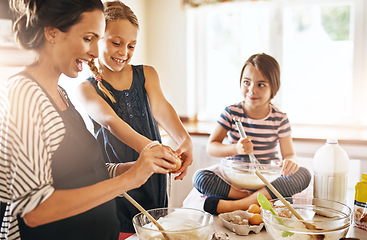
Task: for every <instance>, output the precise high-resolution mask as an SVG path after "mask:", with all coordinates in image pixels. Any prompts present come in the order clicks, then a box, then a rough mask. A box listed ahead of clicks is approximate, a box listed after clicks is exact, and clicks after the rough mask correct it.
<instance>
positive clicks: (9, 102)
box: [0, 77, 65, 217]
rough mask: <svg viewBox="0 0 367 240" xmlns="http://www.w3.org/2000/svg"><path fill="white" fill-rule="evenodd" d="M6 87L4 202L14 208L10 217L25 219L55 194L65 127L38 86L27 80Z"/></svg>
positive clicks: (0, 143)
mask: <svg viewBox="0 0 367 240" xmlns="http://www.w3.org/2000/svg"><path fill="white" fill-rule="evenodd" d="M4 85H5V86H1V89H3V90H2V92H1V98H0V104H1V109H2V110H1V112H0V121H1V125H0V149H1V153H0V165H1V169H2V170H1V177H0V198H1V199H2V201H3V202H8V204H10V206H11V207H10V209H11V212H10V213H9V214H10V215H12V216H17V215H20V216H21V217H23V216H24V215H25V214H26V213H28V212H30V211H32V210H33V209H34V208H36V207H37V206H38V205H39V204H40V203H42V202H43V201H45V200H46V199H47V198H48V197H49V196H50V195H51V194H52V193H53V192H54V188H53V186H52V184H53V178H52V171H51V158H52V155H53V153H54V151H55V150H56V149H57V148H58V146H59V144H60V142H61V141H62V138H63V136H64V134H65V126H64V124H63V122H62V119H61V117H60V115H59V114H58V112H57V111H56V110H55V108H54V107H53V106H52V104H51V102H50V101H49V99H48V98H47V97H46V95H45V94H44V93H43V91H42V90H41V89H40V87H39V86H38V85H37V84H36V83H34V82H32V81H31V80H29V79H28V80H27V79H25V78H24V77H23V78H20V79H13V81H9V82H7V84H4ZM3 199H4V200H3Z"/></svg>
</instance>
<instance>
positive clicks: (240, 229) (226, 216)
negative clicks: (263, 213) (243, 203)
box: [218, 210, 264, 236]
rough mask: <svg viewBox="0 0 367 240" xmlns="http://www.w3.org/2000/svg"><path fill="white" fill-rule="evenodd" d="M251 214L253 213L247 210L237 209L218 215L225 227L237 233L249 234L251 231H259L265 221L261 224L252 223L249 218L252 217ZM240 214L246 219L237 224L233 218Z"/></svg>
mask: <svg viewBox="0 0 367 240" xmlns="http://www.w3.org/2000/svg"><path fill="white" fill-rule="evenodd" d="M251 215H252V213H249V212H247V211H242V210H236V211H233V212H229V213H221V214H219V215H218V217H219V219H220V220H221V221H222V223H223V226H224V227H226V228H228V229H229V230H231V231H232V232H234V233H236V234H237V235H241V236H247V235H248V234H249V233H250V231H252V232H254V233H259V232H260V231H261V229H262V228H263V227H264V223H260V224H259V225H250V224H249V223H248V221H247V220H248V219H249V218H250V217H251ZM238 216H239V217H240V218H241V219H244V221H242V224H236V223H234V222H232V220H233V219H236V218H238Z"/></svg>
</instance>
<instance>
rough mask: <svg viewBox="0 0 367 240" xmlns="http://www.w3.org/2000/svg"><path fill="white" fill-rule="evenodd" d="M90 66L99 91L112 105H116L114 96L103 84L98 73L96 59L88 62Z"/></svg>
mask: <svg viewBox="0 0 367 240" xmlns="http://www.w3.org/2000/svg"><path fill="white" fill-rule="evenodd" d="M88 66H89V69H90V70H91V71H92V73H93V75H94V77H95V79H96V80H97V86H98V88H99V90H101V91H102V93H103V95H105V96H106V97H108V98H109V99H110V101H111V102H112V103H116V100H115V98H114V97H113V94H112V93H111V92H110V91H109V90H108V89H107V88H106V87H105V86H104V85H103V84H102V77H101V74H100V73H99V71H98V68H97V67H96V64H95V63H94V59H92V60H91V61H90V62H88Z"/></svg>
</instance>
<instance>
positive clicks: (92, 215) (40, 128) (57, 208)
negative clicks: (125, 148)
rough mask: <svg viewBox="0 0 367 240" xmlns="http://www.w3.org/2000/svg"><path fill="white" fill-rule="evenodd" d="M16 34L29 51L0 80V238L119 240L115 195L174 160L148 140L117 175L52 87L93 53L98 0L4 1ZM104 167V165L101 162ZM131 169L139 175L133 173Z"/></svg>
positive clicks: (100, 22) (99, 25)
mask: <svg viewBox="0 0 367 240" xmlns="http://www.w3.org/2000/svg"><path fill="white" fill-rule="evenodd" d="M10 3H11V4H10V5H11V6H12V7H13V9H14V10H15V11H16V14H17V15H18V18H17V20H16V21H15V22H14V33H15V36H16V38H17V41H18V42H19V44H20V45H21V46H22V47H23V48H25V49H29V50H34V51H35V52H36V54H37V59H35V61H34V62H33V63H32V64H31V65H29V66H25V68H24V70H23V71H22V72H20V73H18V74H16V75H14V76H13V77H11V78H10V79H2V80H1V82H0V169H1V170H0V172H1V174H0V201H1V202H2V203H5V204H6V209H5V214H4V218H3V221H2V226H1V231H0V239H22V240H27V239H30V240H35V239H37V240H43V239H44V240H49V239H60V240H66V239H67V240H73V239H75V240H81V239H85V240H91V239H95V240H101V239H108V240H117V239H118V237H119V222H118V218H117V215H116V205H115V201H114V198H115V197H116V196H118V195H120V194H122V193H123V192H125V191H128V190H131V189H133V188H137V187H140V186H141V185H142V184H144V182H145V181H146V180H147V179H148V178H149V177H150V176H151V175H152V174H153V173H161V174H165V173H168V172H169V171H171V170H172V169H174V168H175V165H176V160H175V156H174V155H173V154H171V153H170V152H169V151H166V150H165V149H163V148H161V147H157V146H158V145H159V143H156V142H154V143H153V144H150V145H148V146H146V147H145V150H143V151H142V153H141V154H140V157H139V159H138V160H137V161H136V164H134V166H132V167H131V168H130V169H129V170H127V171H124V173H123V174H121V173H122V172H123V171H122V168H121V166H119V165H117V164H112V163H110V164H107V165H106V163H105V161H104V157H103V153H102V150H101V148H100V146H99V145H98V142H97V141H96V140H95V138H94V137H93V136H92V135H91V134H90V133H89V131H88V130H87V128H86V127H85V124H84V122H83V120H82V118H81V116H80V115H79V114H78V112H77V111H76V110H75V108H74V106H73V105H72V103H71V102H70V101H69V98H68V96H67V94H66V92H65V91H64V90H63V89H62V88H61V87H60V86H59V85H58V80H59V77H60V75H61V74H65V75H66V76H68V77H72V78H74V77H77V76H78V73H79V72H80V71H82V69H83V64H82V63H83V62H90V61H91V60H92V59H93V58H95V57H98V40H100V38H101V36H102V35H103V33H104V29H105V21H104V14H103V5H102V3H101V2H100V0H88V1H85V0H47V1H42V0H38V1H31V0H24V1H20V0H19V1H16V0H14V1H11V2H10ZM106 166H107V167H106ZM137 173H139V174H137Z"/></svg>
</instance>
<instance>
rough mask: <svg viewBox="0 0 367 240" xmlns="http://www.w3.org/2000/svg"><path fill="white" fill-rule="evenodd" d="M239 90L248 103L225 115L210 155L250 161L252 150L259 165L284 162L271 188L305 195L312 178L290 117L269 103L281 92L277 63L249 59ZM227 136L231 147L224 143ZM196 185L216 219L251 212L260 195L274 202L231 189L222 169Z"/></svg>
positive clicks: (200, 174) (263, 57) (199, 176)
mask: <svg viewBox="0 0 367 240" xmlns="http://www.w3.org/2000/svg"><path fill="white" fill-rule="evenodd" d="M240 85H241V93H242V95H243V97H244V100H243V101H242V102H240V103H236V104H233V105H231V106H228V107H226V108H225V110H224V111H223V112H222V114H221V115H220V118H219V119H218V121H217V122H218V124H217V126H216V128H215V129H214V132H213V133H212V134H211V135H210V137H209V141H208V144H207V152H208V154H209V155H211V156H214V157H221V158H223V157H228V156H233V155H240V157H243V158H247V159H248V154H249V153H251V152H252V151H254V154H255V156H256V158H257V159H258V160H259V161H260V162H261V163H269V162H271V161H275V162H280V165H279V166H280V167H281V168H282V176H281V177H279V178H277V179H276V180H274V181H273V182H272V183H271V184H272V185H273V186H274V187H275V188H276V189H277V190H278V191H279V192H280V193H281V194H282V195H283V196H284V197H290V196H292V195H294V194H296V193H299V192H301V191H302V190H304V189H305V188H306V187H307V186H308V185H309V183H310V180H311V174H310V172H309V171H308V170H307V169H306V168H303V167H300V166H299V165H298V164H297V161H296V156H295V152H294V150H293V144H292V138H291V126H290V123H289V121H288V118H287V115H286V114H285V113H283V112H281V111H279V110H278V109H277V108H276V107H275V106H274V105H272V103H271V100H272V99H273V98H274V96H275V95H276V93H277V92H278V90H279V87H280V67H279V64H278V62H277V61H276V60H275V59H274V58H273V57H271V56H269V55H267V54H264V53H262V54H255V55H253V56H251V57H250V58H249V59H248V60H247V61H246V63H245V64H244V66H243V68H242V71H241V78H240ZM235 120H236V121H237V120H239V121H240V122H241V124H242V126H243V127H244V130H245V132H246V133H247V135H248V136H249V137H247V138H241V137H240V135H239V132H238V129H237V127H236V125H235ZM226 136H227V137H228V141H229V144H226V143H223V140H224V139H225V137H226ZM278 147H279V148H280V153H281V157H280V156H279V154H278ZM193 183H194V186H195V188H196V189H197V190H198V191H199V192H201V193H202V194H204V195H206V196H208V197H207V198H206V200H205V203H204V210H205V211H208V212H210V213H212V214H218V213H223V212H231V211H234V210H247V209H248V207H249V206H250V205H251V204H253V203H257V194H258V193H259V192H260V193H262V194H264V195H265V196H266V197H267V198H268V199H273V198H276V196H275V195H274V194H273V193H272V192H271V191H270V190H269V189H268V188H267V187H263V188H261V189H259V190H257V191H256V192H252V191H250V190H246V189H239V188H238V187H235V186H233V185H232V184H231V183H229V182H228V181H227V180H225V179H224V177H223V175H222V174H221V171H220V169H219V165H216V166H213V167H211V168H209V169H204V170H198V171H197V172H196V173H195V175H194V177H193Z"/></svg>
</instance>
